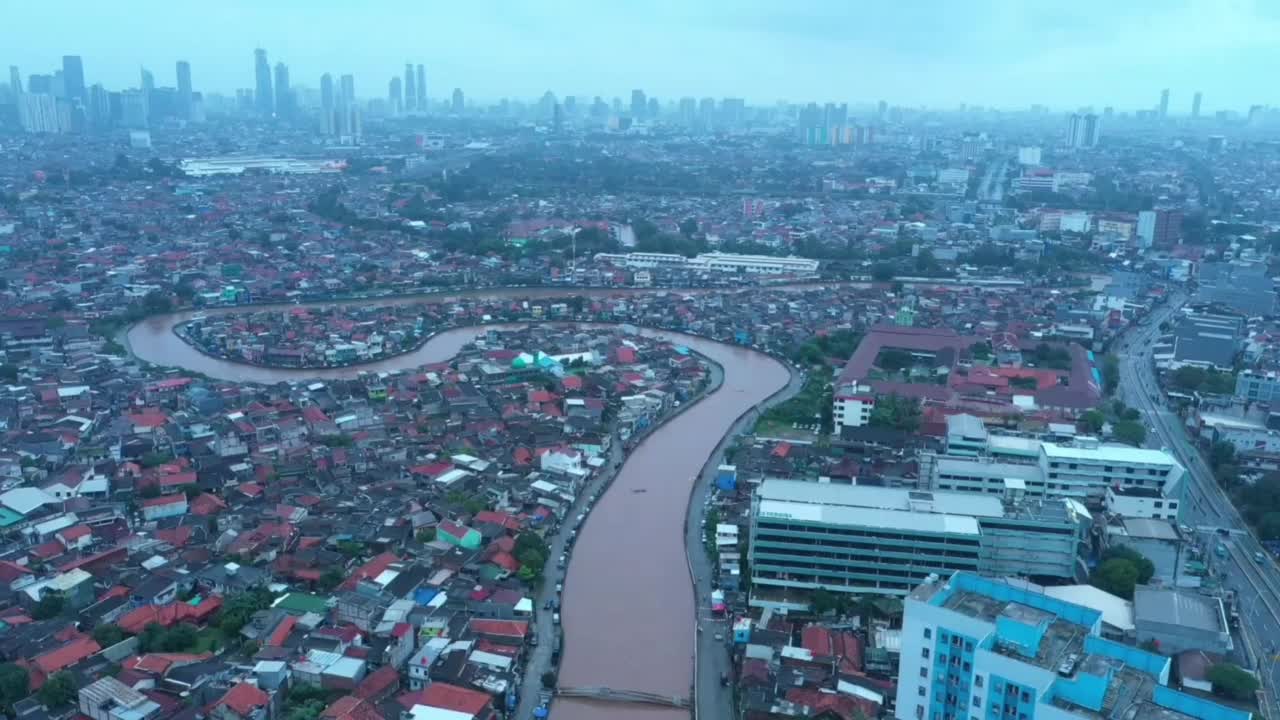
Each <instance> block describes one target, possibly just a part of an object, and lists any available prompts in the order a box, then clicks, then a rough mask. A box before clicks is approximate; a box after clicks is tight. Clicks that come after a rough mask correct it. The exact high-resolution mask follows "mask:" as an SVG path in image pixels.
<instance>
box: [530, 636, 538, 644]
mask: <svg viewBox="0 0 1280 720" xmlns="http://www.w3.org/2000/svg"><path fill="white" fill-rule="evenodd" d="M529 644H530V645H532V646H533V647H538V634H537V633H534V634H532V635H530V636H529Z"/></svg>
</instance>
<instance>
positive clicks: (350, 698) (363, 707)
mask: <svg viewBox="0 0 1280 720" xmlns="http://www.w3.org/2000/svg"><path fill="white" fill-rule="evenodd" d="M320 717H322V718H326V720H382V714H381V713H379V712H378V709H377V708H375V707H374V706H373V704H372V703H369V702H366V701H364V700H362V699H360V698H357V697H355V696H354V695H343V696H342V697H340V698H338V699H337V700H334V701H333V704H331V705H329V707H327V708H325V709H324V712H322V713H320Z"/></svg>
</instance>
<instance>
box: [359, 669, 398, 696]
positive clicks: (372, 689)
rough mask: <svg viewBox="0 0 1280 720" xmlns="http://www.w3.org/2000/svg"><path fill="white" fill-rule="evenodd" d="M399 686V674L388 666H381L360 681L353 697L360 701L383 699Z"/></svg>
mask: <svg viewBox="0 0 1280 720" xmlns="http://www.w3.org/2000/svg"><path fill="white" fill-rule="evenodd" d="M399 684H400V672H399V671H398V670H396V669H395V668H394V667H392V666H390V665H383V666H382V667H380V668H378V669H377V670H374V671H373V672H371V673H369V675H368V676H367V677H366V678H365V679H364V680H361V681H360V684H359V685H357V686H356V691H355V693H354V695H355V696H356V697H357V698H360V699H361V700H368V699H370V698H376V697H384V696H386V695H387V694H388V693H391V692H393V691H394V690H395V688H396V687H397V686H398V685H399Z"/></svg>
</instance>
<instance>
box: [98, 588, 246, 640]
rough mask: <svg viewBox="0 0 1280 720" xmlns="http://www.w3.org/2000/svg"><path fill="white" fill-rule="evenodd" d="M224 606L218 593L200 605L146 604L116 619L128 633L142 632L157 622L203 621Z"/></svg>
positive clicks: (168, 624)
mask: <svg viewBox="0 0 1280 720" xmlns="http://www.w3.org/2000/svg"><path fill="white" fill-rule="evenodd" d="M221 607H222V598H220V597H218V596H217V595H210V596H209V597H207V598H205V599H203V600H201V601H200V604H199V605H189V604H187V603H184V602H174V603H169V604H168V605H159V606H157V605H145V606H143V607H140V608H135V609H133V610H131V611H129V612H128V613H126V614H125V615H124V617H122V618H120V619H119V620H118V621H116V624H117V625H119V626H120V629H121V630H124V631H125V632H128V633H134V634H137V633H140V632H142V631H143V630H144V629H145V628H146V627H147V626H148V625H150V624H152V623H155V624H156V625H159V626H161V627H172V626H174V625H178V624H180V623H183V622H187V621H191V622H195V623H203V622H205V621H206V620H208V619H209V618H210V617H211V616H212V615H213V614H214V613H215V612H217V611H218V610H219V609H220V608H221Z"/></svg>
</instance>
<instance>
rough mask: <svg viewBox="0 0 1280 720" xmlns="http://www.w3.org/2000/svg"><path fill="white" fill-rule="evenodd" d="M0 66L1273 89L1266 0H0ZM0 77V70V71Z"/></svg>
mask: <svg viewBox="0 0 1280 720" xmlns="http://www.w3.org/2000/svg"><path fill="white" fill-rule="evenodd" d="M0 6H3V7H2V8H0V18H3V22H0V63H3V64H4V65H10V64H17V65H19V66H20V68H21V70H22V73H23V76H24V78H25V77H26V75H28V74H30V73H33V72H51V71H52V70H53V69H54V68H55V67H58V66H59V65H60V62H61V56H62V55H63V54H79V55H82V56H83V57H84V65H85V76H86V81H87V82H89V83H93V82H102V83H104V84H105V85H106V86H108V87H109V88H113V89H115V88H122V87H129V86H135V85H137V84H138V67H139V66H141V65H145V66H146V67H148V68H149V69H151V70H152V72H154V73H155V76H156V82H157V84H160V85H173V84H175V81H174V62H175V61H176V60H178V59H179V58H183V59H186V60H189V61H190V62H191V64H192V75H193V79H194V85H195V87H196V89H197V90H205V91H222V92H229V91H233V90H234V89H235V88H242V87H243V88H247V87H252V86H253V49H254V48H255V47H263V48H266V49H267V51H268V56H269V58H270V60H271V62H272V64H274V63H275V62H276V61H277V60H283V61H284V62H285V63H287V64H288V65H289V67H290V75H291V77H292V79H293V82H294V84H303V85H309V86H312V87H315V86H317V85H318V84H319V76H320V74H321V73H323V72H326V71H328V72H332V73H333V74H334V75H335V77H336V76H337V75H340V74H343V73H347V72H350V73H353V74H354V75H355V77H356V88H357V94H359V95H360V96H362V97H374V96H379V97H381V96H385V95H386V91H387V81H388V80H389V79H390V77H391V75H392V74H396V73H402V72H403V68H404V63H405V61H406V60H413V61H414V62H415V63H423V64H424V65H425V66H426V68H427V85H428V88H427V91H428V94H429V95H430V96H432V97H433V98H436V99H440V98H442V97H444V96H446V95H447V94H448V93H449V92H451V91H452V89H453V88H454V87H461V88H463V90H464V91H465V92H466V93H467V95H468V97H469V98H480V99H496V98H498V97H502V96H511V97H527V98H535V97H537V96H539V95H541V94H542V92H543V91H545V90H548V89H549V90H551V91H552V92H554V93H556V95H557V96H563V95H569V94H576V95H579V96H587V98H590V96H592V95H601V96H603V97H605V98H606V99H608V98H612V97H614V96H618V97H623V98H628V97H629V95H630V91H631V89H632V88H643V89H644V90H645V91H647V92H648V93H649V94H650V95H656V96H657V97H659V98H660V99H663V100H665V99H670V98H676V97H679V96H682V95H692V96H696V97H702V96H706V95H711V96H716V97H722V96H740V97H745V98H747V100H748V101H749V102H751V103H770V102H773V101H775V100H779V99H786V100H792V101H808V100H815V101H828V100H831V101H849V102H875V101H877V100H880V99H884V100H887V101H889V102H890V103H891V104H902V105H920V104H926V105H931V106H937V107H953V106H955V105H957V104H959V103H961V102H968V103H974V104H987V105H999V106H1004V107H1025V106H1026V105H1028V104H1030V103H1036V102H1039V103H1044V104H1047V105H1050V106H1051V107H1055V108H1074V107H1077V106H1080V105H1086V104H1092V105H1095V106H1098V107H1102V106H1105V105H1114V106H1115V107H1116V108H1118V109H1126V110H1128V109H1134V108H1140V107H1141V108H1146V107H1152V106H1154V105H1155V104H1156V103H1157V102H1158V98H1159V93H1160V89H1161V88H1163V87H1169V88H1171V90H1172V100H1171V107H1170V111H1171V112H1172V113H1174V114H1185V113H1187V112H1188V110H1189V107H1190V102H1191V95H1192V93H1193V92H1194V91H1195V90H1197V89H1200V90H1203V91H1204V96H1205V97H1204V111H1205V112H1211V111H1213V110H1218V109H1237V110H1245V109H1247V107H1248V106H1249V105H1251V104H1254V103H1261V104H1276V103H1277V102H1278V101H1280V98H1277V97H1276V95H1277V94H1280V87H1278V86H1280V83H1277V82H1276V81H1275V69H1276V68H1277V67H1280V41H1278V40H1277V38H1280V0H1256V1H1255V0H1073V1H1071V2H1049V0H898V1H897V2H892V3H886V2H871V1H870V0H470V1H464V2H457V1H453V0H416V1H407V0H406V1H402V0H341V1H338V0H208V1H205V2H200V1H199V0H165V1H163V2H161V1H159V0H3V1H2V2H0ZM3 80H7V73H0V81H3Z"/></svg>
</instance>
